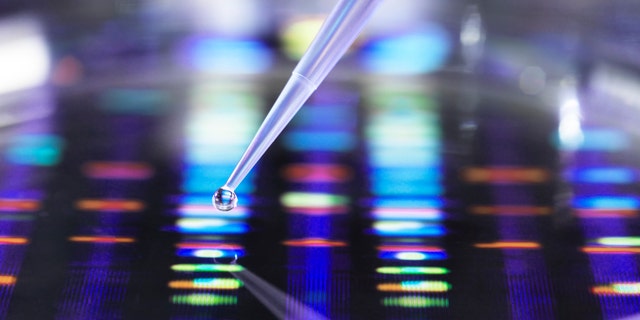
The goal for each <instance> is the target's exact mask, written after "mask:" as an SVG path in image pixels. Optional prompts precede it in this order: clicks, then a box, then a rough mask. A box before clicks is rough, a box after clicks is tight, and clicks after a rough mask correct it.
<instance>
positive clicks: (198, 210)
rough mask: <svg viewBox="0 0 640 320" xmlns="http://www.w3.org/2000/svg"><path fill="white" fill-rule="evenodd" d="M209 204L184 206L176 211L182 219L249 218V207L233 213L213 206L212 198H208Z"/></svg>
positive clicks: (235, 209) (240, 208) (238, 208)
mask: <svg viewBox="0 0 640 320" xmlns="http://www.w3.org/2000/svg"><path fill="white" fill-rule="evenodd" d="M207 199H208V200H209V203H208V204H182V205H179V206H178V208H177V209H176V213H177V214H178V215H179V216H181V217H207V218H224V219H245V218H248V217H249V209H248V208H247V207H242V206H239V207H236V208H234V209H233V210H231V211H225V212H223V211H220V210H218V209H216V208H215V207H213V206H212V205H211V197H207Z"/></svg>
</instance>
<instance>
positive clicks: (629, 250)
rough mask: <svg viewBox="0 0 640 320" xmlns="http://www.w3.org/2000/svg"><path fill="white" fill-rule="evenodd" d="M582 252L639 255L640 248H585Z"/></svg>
mask: <svg viewBox="0 0 640 320" xmlns="http://www.w3.org/2000/svg"><path fill="white" fill-rule="evenodd" d="M580 251H582V252H584V253H588V254H638V253H640V248H636V247H634V248H626V247H600V246H585V247H582V248H581V249H580Z"/></svg>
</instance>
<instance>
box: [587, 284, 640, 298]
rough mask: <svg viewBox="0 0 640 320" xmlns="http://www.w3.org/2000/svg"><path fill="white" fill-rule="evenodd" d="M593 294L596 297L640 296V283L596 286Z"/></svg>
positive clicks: (592, 289)
mask: <svg viewBox="0 0 640 320" xmlns="http://www.w3.org/2000/svg"><path fill="white" fill-rule="evenodd" d="M591 292H593V294H596V295H620V296H640V282H614V283H611V284H609V285H600V286H594V287H593V288H591Z"/></svg>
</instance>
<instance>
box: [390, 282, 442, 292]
mask: <svg viewBox="0 0 640 320" xmlns="http://www.w3.org/2000/svg"><path fill="white" fill-rule="evenodd" d="M377 289H378V291H383V292H447V291H449V290H450V289H451V284H449V283H448V282H445V281H429V280H422V281H402V282H400V283H380V284H378V286H377Z"/></svg>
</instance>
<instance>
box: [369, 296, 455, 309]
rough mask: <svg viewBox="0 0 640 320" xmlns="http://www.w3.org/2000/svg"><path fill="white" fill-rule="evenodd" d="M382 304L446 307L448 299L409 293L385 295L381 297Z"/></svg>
mask: <svg viewBox="0 0 640 320" xmlns="http://www.w3.org/2000/svg"><path fill="white" fill-rule="evenodd" d="M382 305H383V306H385V307H402V308H431V307H448V306H449V300H448V299H446V298H432V297H423V296H415V295H411V296H401V297H385V298H383V299H382Z"/></svg>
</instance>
